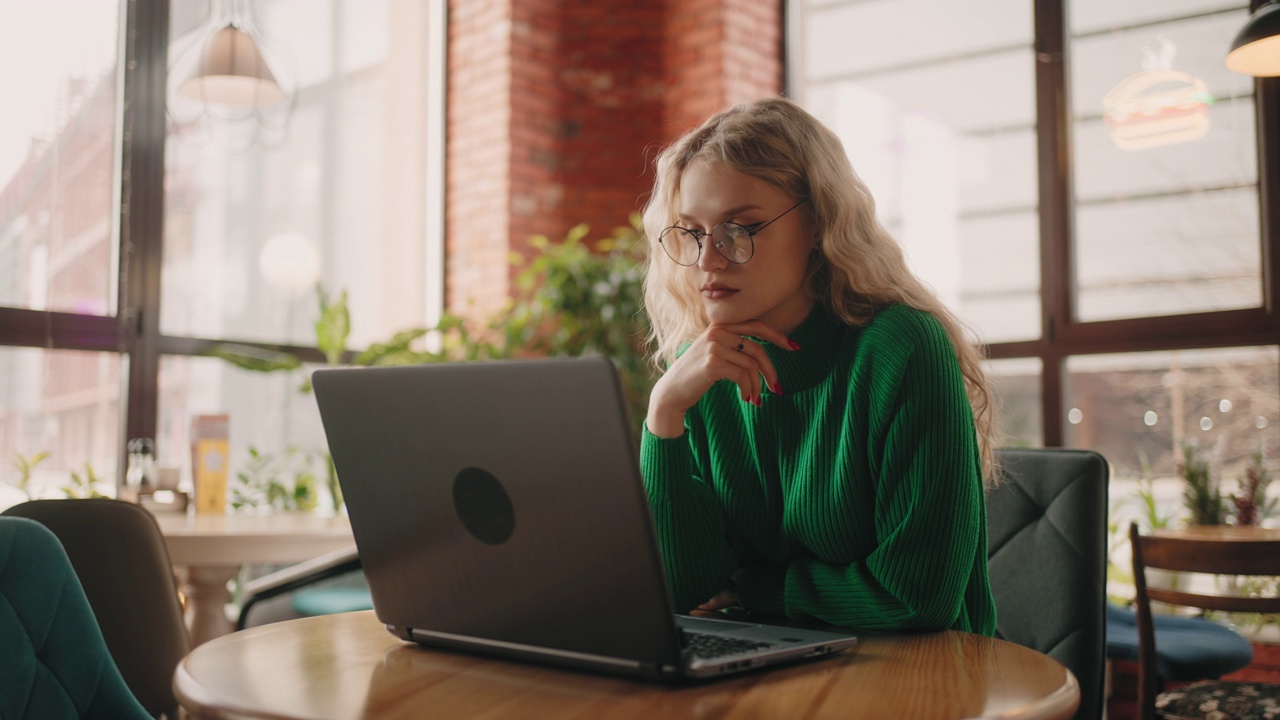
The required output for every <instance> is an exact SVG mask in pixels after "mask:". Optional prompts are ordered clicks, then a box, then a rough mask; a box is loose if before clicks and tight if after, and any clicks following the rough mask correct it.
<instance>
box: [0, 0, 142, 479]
mask: <svg viewBox="0 0 1280 720" xmlns="http://www.w3.org/2000/svg"><path fill="white" fill-rule="evenodd" d="M3 15H4V16H5V17H4V18H3V21H2V22H0V64H2V65H3V66H4V67H6V68H9V71H7V72H5V73H2V74H0V93H2V94H3V96H4V97H6V98H9V101H8V102H6V103H5V109H4V111H3V112H0V306H4V307H8V308H18V309H21V310H24V311H27V312H25V313H19V316H20V317H18V318H15V317H6V318H5V319H4V320H3V321H0V325H6V326H8V332H7V333H6V334H7V335H8V336H9V337H8V338H6V339H7V340H9V341H10V344H22V343H13V342H12V340H14V339H16V338H17V337H18V336H24V337H25V338H28V339H29V342H30V344H33V345H36V347H33V348H6V349H0V458H3V466H2V467H3V468H4V472H5V473H7V474H9V479H10V480H11V481H12V482H11V483H9V485H10V487H12V485H13V483H17V482H23V480H22V479H21V477H20V476H21V475H22V473H20V472H19V471H18V469H17V468H16V467H15V463H17V464H21V463H23V462H27V461H30V460H31V459H33V458H36V457H38V456H40V455H41V454H44V453H47V454H48V456H47V459H45V460H44V461H42V462H38V463H36V465H35V468H34V470H33V473H32V474H33V476H34V477H33V480H32V482H33V485H32V489H33V490H35V491H37V492H45V491H49V492H57V490H58V485H59V484H61V483H62V481H59V480H56V479H54V477H55V475H54V474H55V473H60V474H61V476H62V477H63V478H65V479H67V480H69V478H70V476H69V473H70V472H71V471H76V472H77V473H79V474H81V475H82V476H83V475H84V473H85V472H86V471H85V466H86V465H89V466H90V467H91V468H92V469H93V472H95V473H97V474H102V475H105V476H108V477H110V476H112V475H113V474H114V471H115V463H116V454H117V442H116V437H117V433H118V427H119V409H120V390H121V385H122V378H121V372H120V371H121V359H120V357H119V355H117V354H115V353H113V352H107V353H103V352H90V351H87V350H86V351H75V350H49V349H40V348H41V347H45V348H50V347H54V346H55V345H57V346H62V347H65V346H66V345H67V343H63V342H54V338H53V337H52V335H53V329H54V325H55V324H57V325H59V326H60V325H61V324H60V323H54V322H53V321H52V319H51V316H52V315H53V313H74V314H77V315H81V316H93V317H92V319H93V320H96V321H98V322H97V324H96V325H89V326H84V327H82V328H81V329H82V330H86V329H88V328H90V327H93V328H94V329H95V330H99V329H102V328H103V327H104V326H105V325H109V324H110V320H108V319H107V318H106V317H103V316H109V315H113V314H114V313H115V306H116V294H115V293H116V283H115V277H116V273H117V267H118V266H117V252H116V243H115V238H116V228H117V221H116V218H117V212H116V199H115V192H116V182H115V180H114V179H113V178H114V176H115V168H116V162H117V147H118V143H117V141H116V138H117V135H118V133H117V130H118V127H119V125H118V115H119V113H118V108H119V103H118V92H119V87H118V80H119V78H118V76H117V72H116V69H117V48H118V42H117V38H118V36H119V27H120V25H119V16H120V8H119V7H118V6H117V4H116V3H114V2H77V1H74V0H70V1H69V0H56V1H51V2H45V3H34V4H29V5H27V4H23V5H22V6H21V8H19V7H17V6H14V7H11V8H10V9H8V10H5V11H3ZM14 15H16V16H17V17H13V16H14ZM19 69H20V70H19Z"/></svg>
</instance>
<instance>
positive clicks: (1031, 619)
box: [987, 448, 1110, 720]
mask: <svg viewBox="0 0 1280 720" xmlns="http://www.w3.org/2000/svg"><path fill="white" fill-rule="evenodd" d="M997 458H998V461H999V463H1000V465H1001V482H1000V485H999V487H997V488H996V489H995V490H994V491H992V492H991V493H990V494H989V495H988V496H987V567H988V570H989V572H990V574H991V592H992V594H993V595H994V596H995V600H996V636H997V637H1001V638H1004V639H1005V640H1009V641H1011V642H1015V643H1018V644H1019V645H1024V646H1026V647H1029V648H1032V649H1033V650H1038V651H1040V652H1042V653H1045V654H1046V655H1049V656H1050V657H1052V658H1054V659H1055V660H1057V661H1058V662H1060V663H1062V664H1063V665H1065V666H1066V667H1067V668H1068V669H1069V670H1071V672H1072V673H1073V674H1074V675H1075V676H1076V681H1077V682H1079V683H1080V709H1079V710H1078V711H1077V712H1076V718H1078V719H1080V720H1083V719H1084V718H1089V719H1090V720H1092V719H1094V718H1098V717H1101V716H1102V701H1103V676H1104V672H1105V662H1106V661H1105V655H1106V575H1107V557H1106V555H1107V485H1108V480H1109V475H1110V471H1109V469H1108V467H1107V461H1106V460H1105V459H1104V458H1103V457H1102V456H1101V455H1099V454H1097V453H1095V452H1091V451H1088V450H1067V449H1061V448H1044V449H1035V450H1031V449H1026V450H1024V449H1016V450H1014V449H1002V450H999V451H998V452H997Z"/></svg>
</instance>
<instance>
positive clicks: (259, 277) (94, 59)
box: [0, 0, 445, 505]
mask: <svg viewBox="0 0 1280 720" xmlns="http://www.w3.org/2000/svg"><path fill="white" fill-rule="evenodd" d="M228 20H230V21H233V22H235V23H236V24H237V25H238V26H243V27H247V28H250V29H251V31H252V33H254V34H255V37H256V38H257V39H258V40H259V41H260V43H261V47H262V49H263V53H264V57H265V58H266V60H267V62H268V65H269V66H270V67H271V69H272V70H273V72H274V74H275V76H276V78H277V80H279V81H280V84H281V87H282V88H283V90H284V91H285V93H286V100H285V101H284V102H282V103H279V104H277V105H274V106H270V107H268V108H266V109H264V110H261V111H252V112H243V111H227V108H226V107H221V106H218V105H217V104H216V103H202V102H200V101H198V100H193V99H190V98H188V97H185V96H183V95H181V94H180V93H178V92H176V88H177V87H178V86H179V85H180V84H181V82H182V81H183V80H184V79H185V75H186V74H189V73H191V72H192V70H193V67H194V63H193V62H192V59H193V58H196V57H197V56H198V55H199V54H200V52H201V51H202V50H203V49H204V48H205V45H206V44H207V41H208V39H209V37H210V35H211V34H212V32H213V31H214V30H216V29H218V28H219V27H221V25H222V24H224V23H225V22H227V21H228ZM444 22H445V13H444V2H443V0H407V1H404V0H320V1H317V0H260V1H257V2H252V3H245V2H221V1H218V0H169V2H157V3H119V4H117V3H114V2H101V1H99V0H92V1H90V0H50V1H49V2H41V3H33V4H27V5H22V6H21V7H19V6H13V7H10V8H8V9H6V10H0V60H3V61H4V63H5V66H6V67H10V68H22V69H23V70H22V72H20V73H19V72H10V73H6V74H3V75H0V91H2V92H3V93H4V96H5V97H8V98H22V102H16V103H9V104H8V105H6V108H5V112H4V113H2V114H0V115H2V116H0V129H3V130H4V132H3V133H0V345H3V346H9V347H6V348H0V456H3V458H4V462H3V466H2V469H0V485H3V486H7V488H8V491H9V492H10V494H12V488H13V487H14V486H16V485H18V484H19V483H20V482H21V477H22V474H23V473H22V472H20V471H19V470H18V469H17V467H16V465H15V463H14V462H13V461H14V460H19V461H20V462H18V463H17V464H21V461H28V460H31V459H33V458H37V457H38V456H39V455H40V454H41V453H48V458H47V459H45V460H43V461H40V462H39V463H38V464H37V465H36V467H35V470H34V471H33V472H32V473H29V474H31V475H32V476H33V481H32V482H31V483H28V484H27V487H26V489H27V490H28V491H29V493H30V494H33V495H52V494H59V493H60V490H61V488H62V487H64V486H66V485H67V484H68V483H70V482H72V480H73V479H72V477H71V473H72V472H73V471H74V472H76V473H77V474H79V475H80V476H81V477H82V478H83V476H84V475H85V472H86V471H85V466H86V465H89V466H90V467H91V468H92V469H93V473H94V475H95V476H96V477H98V478H99V479H100V480H101V481H102V486H101V488H100V489H102V490H104V491H109V490H110V488H111V486H113V485H114V484H115V482H116V481H117V479H118V475H119V472H118V465H119V463H120V457H121V455H122V454H123V449H124V447H125V441H126V439H127V438H129V437H141V436H147V437H155V438H156V441H157V442H156V445H157V452H158V455H159V459H160V461H161V462H162V463H165V464H175V465H179V466H182V467H183V468H184V470H183V472H184V475H185V474H187V473H188V472H189V470H187V466H189V462H190V460H189V455H190V453H189V452H188V450H187V448H188V442H187V434H188V431H189V428H190V425H191V421H192V418H193V416H196V415H203V414H223V413H225V414H228V415H229V416H230V432H231V443H232V454H233V457H232V464H233V467H232V471H233V473H234V471H235V469H236V468H235V466H236V465H237V464H239V463H241V462H243V461H244V459H245V458H246V457H247V453H248V450H249V448H250V447H253V448H255V449H257V450H259V451H262V452H266V453H284V452H286V451H287V450H289V449H290V448H299V449H301V450H302V451H303V452H309V453H319V452H321V451H322V450H323V449H324V443H323V436H322V433H321V430H320V426H319V421H318V415H317V413H316V411H315V404H314V399H313V398H311V397H310V395H308V394H305V393H304V392H302V391H301V390H300V387H301V385H302V384H303V380H304V376H305V374H306V373H307V372H309V371H310V370H311V369H314V368H315V367H316V366H317V363H321V362H323V361H324V358H323V356H322V355H321V353H320V352H319V351H318V350H317V349H316V346H317V341H316V330H315V324H316V321H317V320H318V317H319V301H318V292H324V293H325V294H326V295H327V296H328V297H329V298H331V299H334V300H336V299H337V298H338V297H339V296H340V295H341V294H342V293H344V292H345V293H347V294H348V298H349V301H348V303H349V308H350V317H351V333H350V337H349V339H348V345H349V347H351V348H352V349H359V348H362V347H364V346H367V345H369V344H371V343H373V342H376V341H379V340H385V339H387V338H389V337H390V336H391V335H392V334H393V333H394V332H396V331H398V330H402V329H405V328H407V327H412V326H422V325H427V324H430V323H432V322H434V320H435V316H436V315H437V314H438V312H439V308H440V306H441V304H442V301H443V287H442V285H443V282H442V272H441V270H440V268H441V267H442V264H443V262H442V261H443V257H442V255H443V253H442V250H441V248H442V238H441V234H442V231H443V213H442V211H441V208H442V207H443V189H442V187H441V185H442V172H441V168H442V155H443V150H442V148H443V128H444V122H443V117H444V115H443V98H444V92H443V90H444V52H443V45H444V36H445V32H444ZM155 58H166V59H165V60H163V61H161V62H160V63H157V62H156V61H155ZM118 67H121V68H126V70H125V71H124V72H123V73H120V72H117V68H118ZM160 149H162V150H163V152H158V150H160ZM161 159H163V163H161ZM228 344H234V345H235V350H236V351H238V352H256V353H271V352H288V353H291V354H293V355H295V356H297V357H299V358H300V359H301V360H303V361H304V364H303V365H302V367H301V368H300V369H298V370H294V371H290V372H282V373H275V374H267V373H261V372H253V371H248V370H242V369H239V368H237V367H235V366H233V365H231V364H230V363H227V362H225V361H223V360H220V359H217V358H214V357H210V356H208V355H209V353H210V351H211V350H214V349H216V348H223V347H225V346H227V345H228ZM9 500H12V498H11V497H9V498H0V504H3V505H8V504H11V503H10V502H8V501H9Z"/></svg>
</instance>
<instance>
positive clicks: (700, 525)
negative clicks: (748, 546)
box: [640, 428, 737, 613]
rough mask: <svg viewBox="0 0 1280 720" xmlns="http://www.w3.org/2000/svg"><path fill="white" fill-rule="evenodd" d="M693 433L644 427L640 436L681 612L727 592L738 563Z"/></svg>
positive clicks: (657, 525) (651, 496) (642, 460)
mask: <svg viewBox="0 0 1280 720" xmlns="http://www.w3.org/2000/svg"><path fill="white" fill-rule="evenodd" d="M691 434H692V432H691V431H689V430H686V432H685V434H684V435H682V436H680V437H678V438H670V439H667V438H659V437H657V436H655V435H653V434H651V433H650V432H649V429H648V428H645V429H644V431H643V435H642V436H641V440H640V473H641V475H642V476H643V478H644V485H645V491H646V492H647V493H648V496H649V505H650V507H651V508H652V513H653V524H654V529H655V530H656V532H657V536H658V545H659V547H660V548H661V550H662V557H663V558H664V560H665V562H666V570H667V583H668V584H669V585H670V588H671V597H672V598H673V600H674V601H675V611H676V612H678V613H687V612H689V611H690V610H692V609H693V608H695V607H697V606H698V605H701V604H702V603H704V602H706V601H707V600H709V599H711V597H712V596H713V595H715V594H716V593H718V592H720V591H721V590H723V589H724V588H725V586H726V585H728V584H729V577H730V575H731V574H732V573H733V571H734V570H735V568H736V567H737V560H736V559H735V553H734V552H733V550H732V549H731V548H730V546H729V542H728V540H727V537H726V528H725V518H724V510H723V507H722V505H721V502H720V499H719V498H718V497H717V496H716V493H715V491H714V489H713V488H712V487H711V486H710V485H708V484H707V483H706V482H705V481H704V480H703V479H702V477H701V473H700V472H699V470H698V468H697V463H696V462H695V457H694V453H693V450H692V447H691V446H690V435H691Z"/></svg>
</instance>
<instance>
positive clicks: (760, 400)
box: [756, 395, 764, 407]
mask: <svg viewBox="0 0 1280 720" xmlns="http://www.w3.org/2000/svg"><path fill="white" fill-rule="evenodd" d="M756 407H764V398H762V397H760V396H759V395H757V396H756Z"/></svg>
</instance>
